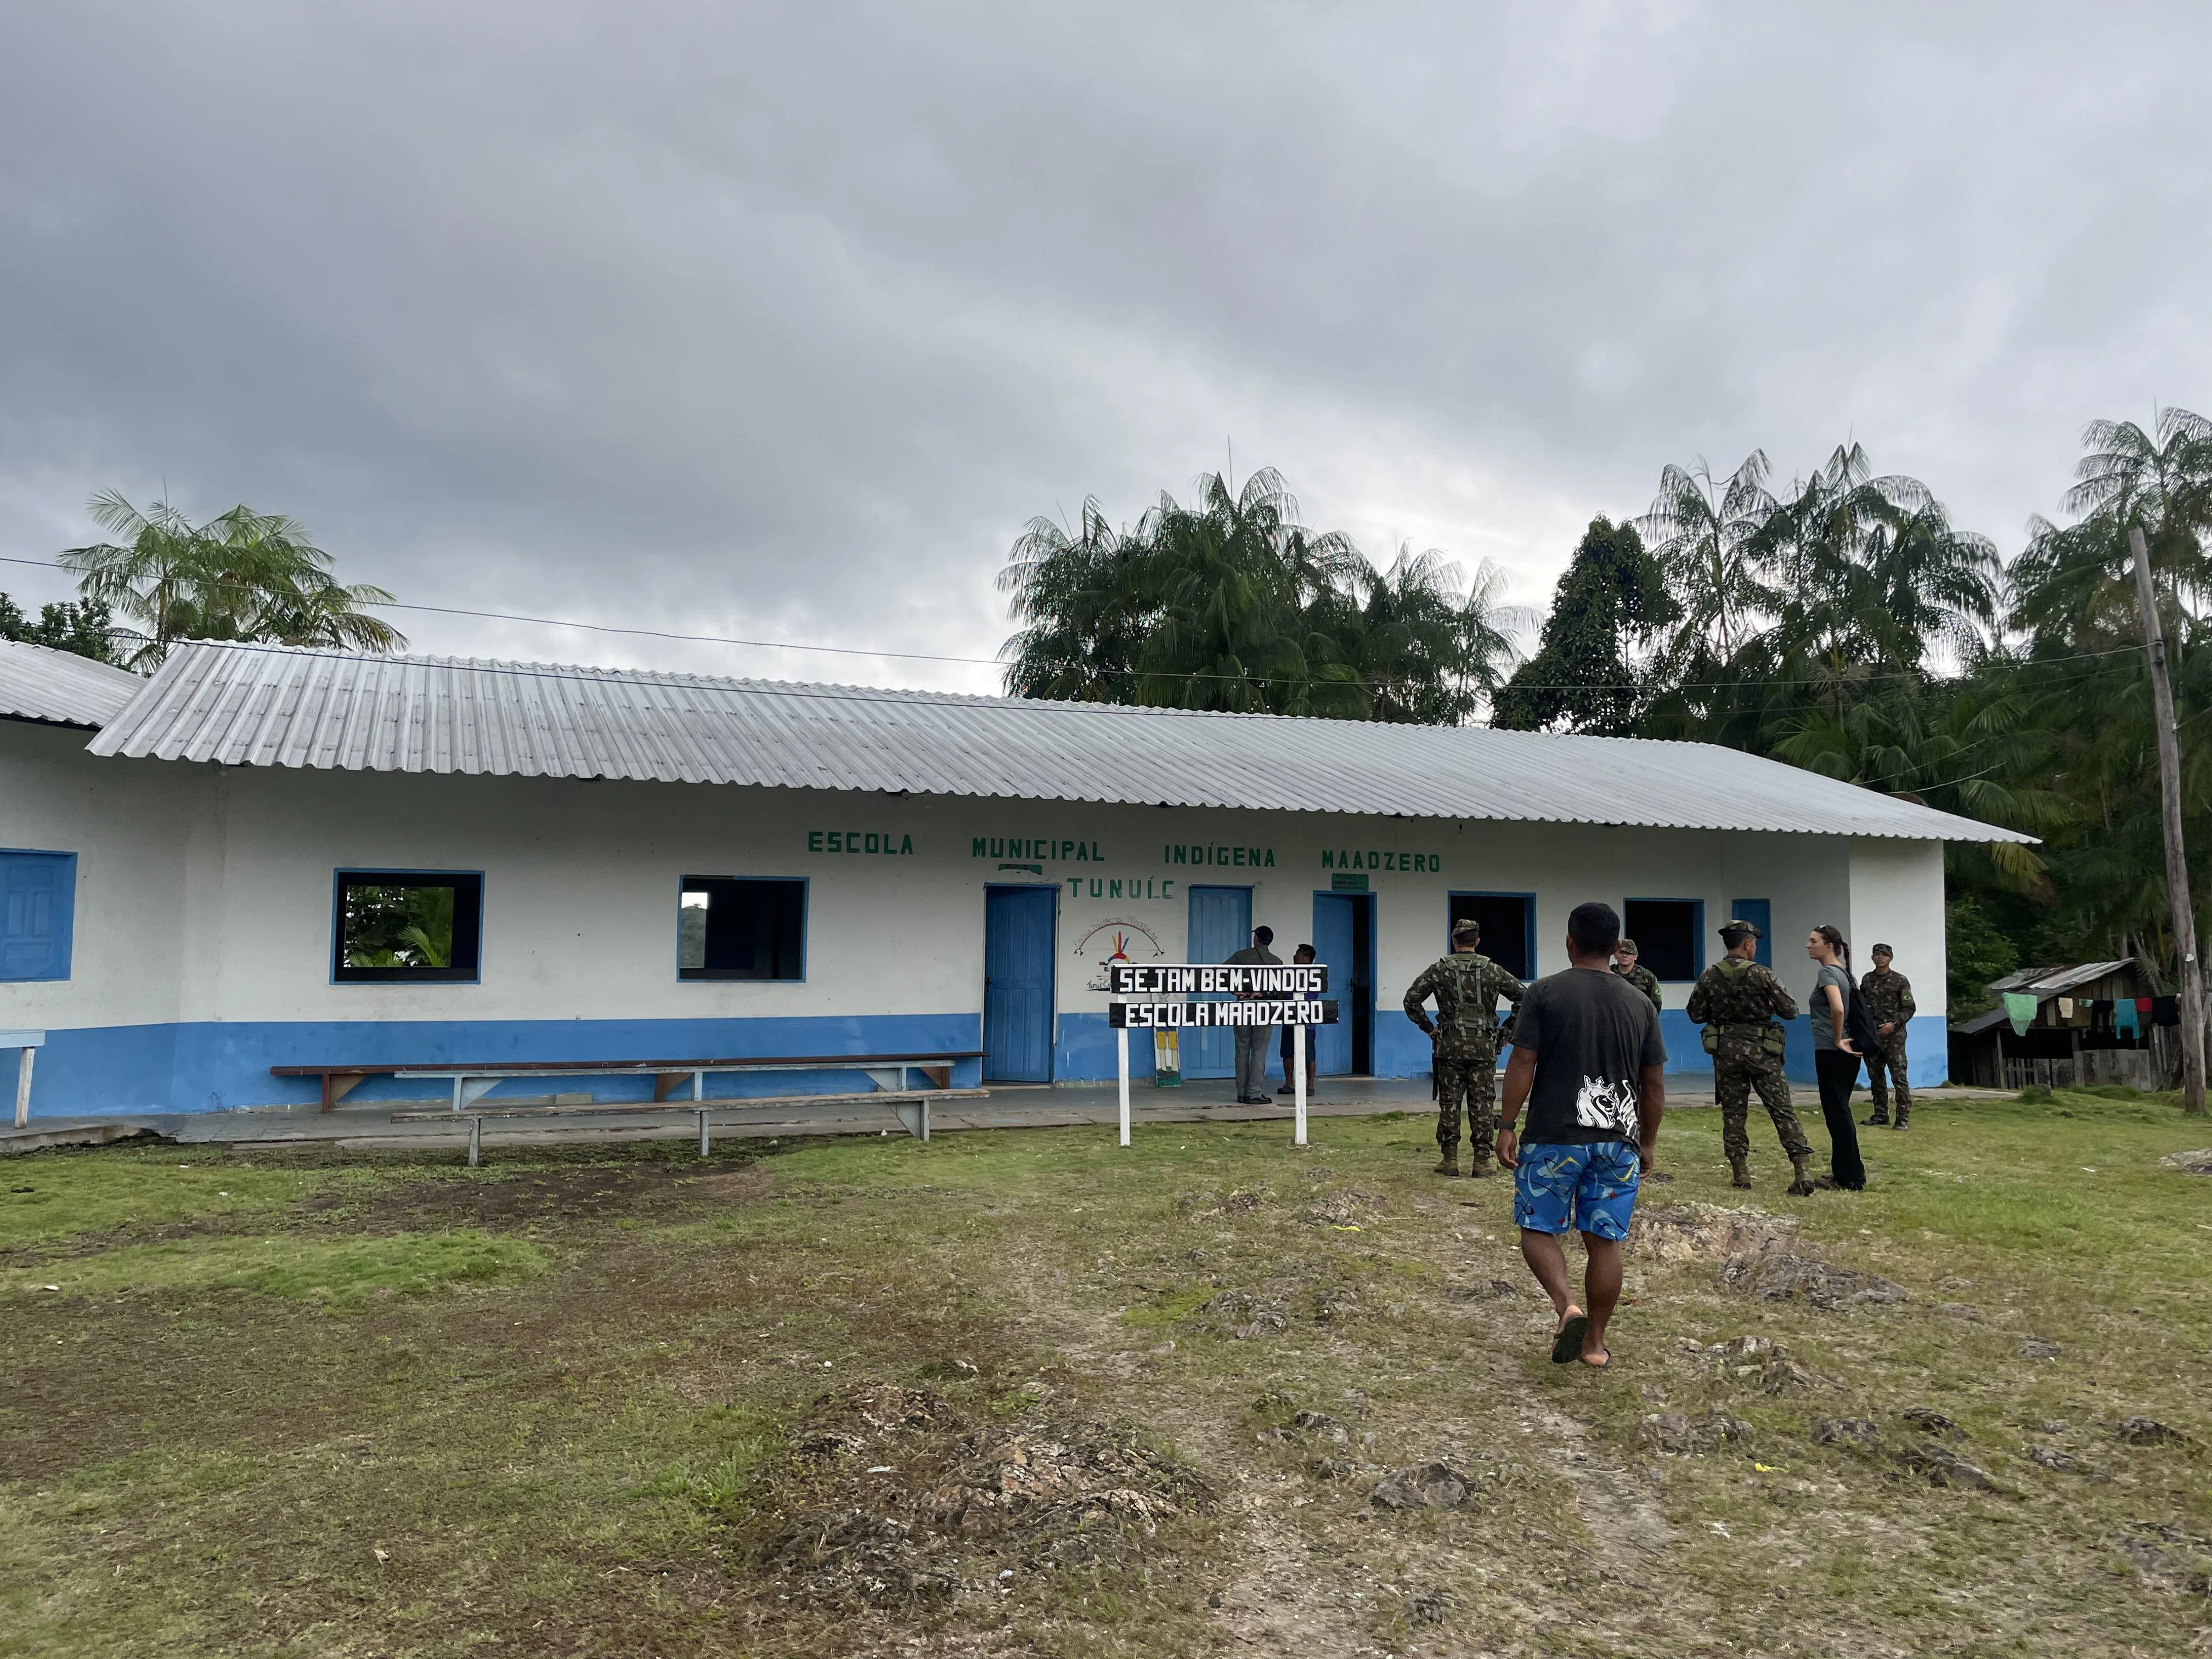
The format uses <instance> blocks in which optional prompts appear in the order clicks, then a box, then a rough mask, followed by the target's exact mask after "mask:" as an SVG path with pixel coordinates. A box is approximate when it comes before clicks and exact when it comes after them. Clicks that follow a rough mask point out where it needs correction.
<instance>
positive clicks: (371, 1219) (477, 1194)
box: [298, 1160, 770, 1233]
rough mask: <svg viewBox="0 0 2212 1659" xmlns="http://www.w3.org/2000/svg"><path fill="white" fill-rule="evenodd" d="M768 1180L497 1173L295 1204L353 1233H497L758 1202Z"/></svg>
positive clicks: (760, 1173)
mask: <svg viewBox="0 0 2212 1659" xmlns="http://www.w3.org/2000/svg"><path fill="white" fill-rule="evenodd" d="M769 1186H770V1180H769V1176H768V1174H767V1172H766V1171H765V1170H762V1169H761V1168H759V1167H758V1166H757V1165H756V1164H752V1163H751V1162H750V1160H748V1161H746V1162H744V1163H741V1164H736V1165H735V1166H734V1167H732V1165H730V1164H723V1163H721V1162H720V1161H719V1160H714V1161H702V1164H698V1165H694V1166H686V1165H684V1164H616V1165H598V1166H592V1165H585V1166H582V1167H574V1166H571V1167H561V1166H553V1167H549V1168H539V1169H531V1168H527V1167H526V1168H523V1169H521V1170H516V1171H514V1172H513V1173H506V1172H499V1173H495V1174H493V1175H491V1176H486V1177H475V1176H471V1177H461V1176H455V1177H454V1178H452V1179H449V1180H443V1181H410V1182H404V1183H397V1184H394V1185H392V1186H389V1187H385V1188H378V1189H376V1190H375V1191H374V1192H372V1193H370V1194H368V1195H367V1196H366V1197H363V1196H361V1195H358V1194H344V1193H326V1194H319V1195H318V1196H317V1197H314V1198H312V1199H309V1200H306V1201H305V1202H304V1203H302V1204H301V1206H300V1207H299V1210H298V1213H299V1214H300V1215H301V1217H302V1218H307V1219H314V1218H320V1217H323V1216H331V1217H332V1218H343V1221H344V1222H345V1224H346V1225H347V1227H348V1229H349V1231H356V1232H372V1233H373V1232H386V1231H391V1232H412V1231H428V1230H433V1229H439V1228H445V1227H486V1228H501V1227H514V1226H524V1225H530V1224H532V1223H535V1222H543V1221H575V1220H581V1221H592V1220H610V1219H614V1218H620V1217H624V1216H646V1215H665V1214H668V1213H670V1212H677V1211H682V1210H686V1209H695V1208H726V1207H728V1206H732V1205H736V1204H744V1203H750V1202H754V1201H757V1200H759V1199H761V1198H763V1197H765V1196H766V1195H767V1194H768V1192H769Z"/></svg>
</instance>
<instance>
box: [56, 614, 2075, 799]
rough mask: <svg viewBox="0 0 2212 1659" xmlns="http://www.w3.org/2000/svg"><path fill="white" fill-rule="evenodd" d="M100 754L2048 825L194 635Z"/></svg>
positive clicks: (1512, 748)
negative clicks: (197, 639) (196, 639)
mask: <svg viewBox="0 0 2212 1659" xmlns="http://www.w3.org/2000/svg"><path fill="white" fill-rule="evenodd" d="M90 747H91V749H92V751H93V752H94V754H100V755H129V756H150V757H157V758H160V759H164V760H199V761H220V762H222V763H225V764H228V765H234V766H297V767H327V768H335V769H343V770H349V771H389V772H447V773H468V774H485V775H515V776H524V777H567V778H635V779H656V780H660V781H667V782H690V783H743V784H761V785H767V786H770V787H783V788H794V789H836V790H866V791H886V792H900V791H905V792H911V793H915V794H925V795H967V796H980V797H993V798H1005V799H1023V800H1070V801H1101V802H1107V801H1112V802H1132V803H1137V804H1140V805H1171V806H1218V807H1237V808H1251V809H1256V810H1263V811H1289V812H1342V813H1358V814H1364V815H1379V816H1390V815H1396V816H1401V817H1435V818H1503V819H1518V820H1522V821H1527V822H1534V823H1625V824H1644V825H1652V826H1667V827H1676V828H1693V829H1778V830H1795V831H1799V832H1804V833H1814V834H1829V835H1848V836H1890V837H1896V838H1901V839H1907V840H1916V841H1944V840H1948V841H2027V840H2029V839H2031V838H2030V837H2028V836H2021V835H2017V834H2015V832H2013V831H2012V830H2009V829H1997V828H1996V827H1995V826H1993V825H1990V824H1985V823H1974V822H1973V821H1972V820H1971V819H1967V818H1960V817H1951V816H1950V815H1948V814H1947V813H1942V812H1937V811H1931V810H1929V808H1927V807H1924V806H1919V805H1914V804H1913V803H1911V802H1910V801H1903V800H1898V799H1894V798H1893V797H1891V796H1887V795H1881V794H1876V793H1874V792H1872V791H1870V790H1866V789H1861V788H1858V787H1855V786H1853V785H1850V784H1846V783H1838V782H1836V781H1834V780H1832V779H1828V778H1822V777H1819V776H1816V775H1814V774H1812V773H1809V772H1803V771H1800V770H1798V769H1796V768H1795V767H1790V766H1784V765H1782V764H1780V763H1778V762H1774V761H1768V760H1762V759H1760V758H1759V757H1756V756H1753V755H1747V754H1742V753H1741V752H1739V751H1737V750H1733V749H1723V748H1718V747H1716V746H1714V745H1711V744H1687V743H1647V742H1641V741H1638V740H1636V739H1633V738H1585V737H1563V736H1557V735H1553V734H1550V733H1544V732H1498V731H1492V730H1488V729H1486V728H1481V727H1470V726H1456V727H1443V726H1387V725H1378V724H1373V723H1370V722H1365V721H1357V720H1291V719H1284V718H1279V717H1277V716H1273V715H1265V714H1193V713H1188V712H1184V711H1181V710H1172V709H1157V708H1118V707H1112V706H1108V705H1105V704H1100V703H1069V702H1028V701H1024V700H1021V699H1018V698H1007V697H985V696H959V695H954V694H947V693H941V692H926V691H890V690H877V689H873V688H869V687H856V686H833V685H809V684H798V683H794V682H789V681H782V680H728V679H715V678H708V677H705V676H700V675H689V674H647V673H634V672H626V671H617V670H611V669H597V668H569V667H561V666H556V665H547V664H535V663H501V662H477V661H471V660H465V659H453V658H440V657H368V656H354V655H349V654H346V653H337V652H325V651H308V650H294V649H289V648H284V647H261V646H238V645H231V644H205V643H200V644H192V645H188V646H185V647H182V648H180V649H179V650H176V651H173V652H172V653H170V656H169V659H168V660H167V662H166V663H165V664H164V665H162V667H161V670H160V671H158V672H157V673H156V674H155V676H154V678H153V679H152V680H151V681H150V682H149V684H148V685H147V687H146V690H145V691H144V692H143V695H142V696H140V697H139V698H138V700H137V702H135V703H133V704H132V705H131V708H129V710H127V711H126V712H125V714H123V716H122V717H121V718H119V719H118V720H116V721H114V722H113V723H112V725H110V726H108V727H107V729H106V731H104V732H101V733H100V736H99V737H98V738H95V739H94V742H93V743H92V744H91V745H90Z"/></svg>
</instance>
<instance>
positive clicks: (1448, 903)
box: [1444, 893, 1536, 979]
mask: <svg viewBox="0 0 2212 1659" xmlns="http://www.w3.org/2000/svg"><path fill="white" fill-rule="evenodd" d="M1462 917H1472V918H1473V919H1474V921H1475V922H1476V923H1477V924H1478V925H1480V927H1481V928H1482V943H1481V944H1480V945H1479V946H1477V947H1476V948H1477V949H1479V950H1480V951H1481V952H1482V954H1483V955H1485V956H1486V957H1489V958H1490V959H1491V960H1492V962H1494V963H1497V964H1498V966H1499V967H1500V968H1503V969H1504V970H1505V971H1506V972H1507V973H1509V974H1510V975H1513V977H1514V978H1516V979H1534V977H1535V976H1536V896H1535V895H1534V893H1447V894H1446V895H1445V896H1444V949H1445V950H1447V951H1449V950H1450V949H1451V930H1452V928H1453V927H1455V925H1457V923H1458V922H1459V921H1460V920H1461V918H1462Z"/></svg>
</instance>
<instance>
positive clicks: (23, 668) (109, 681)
mask: <svg viewBox="0 0 2212 1659" xmlns="http://www.w3.org/2000/svg"><path fill="white" fill-rule="evenodd" d="M145 689H146V682H145V681H143V680H142V679H140V678H138V677H137V675H136V674H134V673H132V672H131V671H130V670H129V669H127V668H116V667H112V666H111V665H109V664H106V663H104V662H94V661H93V659H91V658H89V657H80V656H77V655H76V654H74V653H71V652H68V651H50V650H48V649H47V648H46V647H45V646H43V645H25V644H22V643H21V641H15V640H0V719H6V720H45V721H47V722H49V723H50V724H52V725H56V726H94V727H98V726H105V725H106V724H107V722H108V721H109V720H112V719H113V718H114V717H115V716H116V715H117V714H120V713H122V712H123V708H124V706H125V704H126V703H128V702H130V701H131V698H133V697H135V696H137V695H138V694H139V693H140V692H141V691H143V690H145Z"/></svg>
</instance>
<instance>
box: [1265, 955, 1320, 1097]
mask: <svg viewBox="0 0 2212 1659" xmlns="http://www.w3.org/2000/svg"><path fill="white" fill-rule="evenodd" d="M1315 955H1316V951H1315V950H1314V948H1313V946H1312V945H1300V946H1298V948H1297V950H1295V951H1291V961H1292V962H1294V963H1297V965H1298V966H1299V967H1301V968H1303V967H1304V966H1306V965H1307V964H1308V963H1310V962H1312V961H1313V959H1314V957H1315ZM1291 1000H1292V1001H1293V1002H1310V1001H1312V1000H1313V999H1312V998H1311V997H1310V996H1308V995H1307V994H1305V993H1304V992H1303V991H1301V992H1299V993H1298V994H1297V995H1296V996H1294V997H1293V998H1291ZM1301 1036H1303V1040H1304V1042H1305V1045H1306V1092H1307V1093H1308V1094H1311V1093H1312V1092H1313V1086H1314V1077H1315V1072H1314V1058H1315V1047H1314V1028H1313V1027H1312V1026H1310V1025H1305V1026H1298V1025H1285V1027H1283V1086H1282V1087H1281V1088H1279V1089H1278V1090H1276V1091H1275V1092H1276V1093H1277V1094H1279V1095H1294V1094H1296V1093H1297V1085H1296V1084H1294V1083H1292V1082H1291V1067H1292V1066H1295V1065H1296V1064H1297V1060H1296V1055H1297V1049H1296V1048H1293V1047H1292V1046H1291V1045H1292V1044H1294V1043H1296V1042H1299V1041H1300V1040H1301ZM1261 1086H1263V1087H1264V1086H1265V1085H1261Z"/></svg>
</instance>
